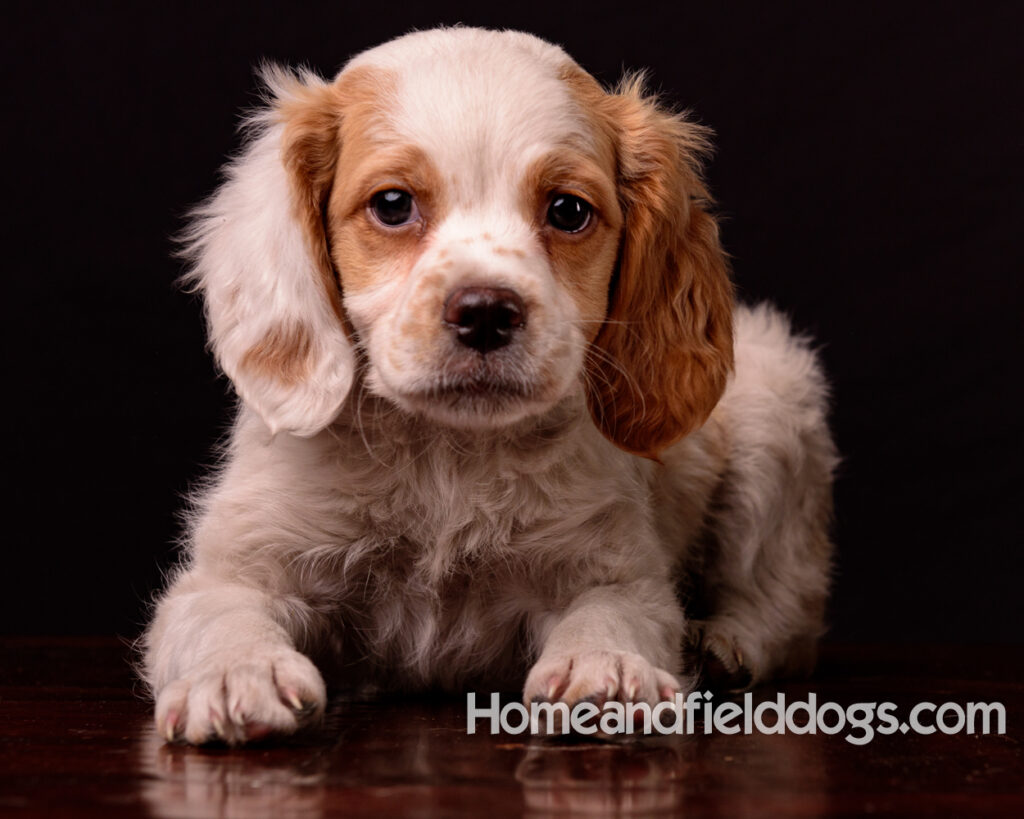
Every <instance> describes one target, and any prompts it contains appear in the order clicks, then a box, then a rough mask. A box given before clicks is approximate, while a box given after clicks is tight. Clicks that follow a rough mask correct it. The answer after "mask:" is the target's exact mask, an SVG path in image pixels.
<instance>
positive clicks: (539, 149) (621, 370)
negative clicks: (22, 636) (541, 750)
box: [145, 28, 835, 743]
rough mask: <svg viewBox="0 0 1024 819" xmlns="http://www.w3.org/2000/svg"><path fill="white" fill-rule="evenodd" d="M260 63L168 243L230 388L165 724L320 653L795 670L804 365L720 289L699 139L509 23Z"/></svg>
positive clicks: (455, 671)
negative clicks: (326, 75) (259, 104)
mask: <svg viewBox="0 0 1024 819" xmlns="http://www.w3.org/2000/svg"><path fill="white" fill-rule="evenodd" d="M265 79H266V83H267V86H268V89H269V102H268V105H267V107H266V109H265V110H264V111H263V112H262V113H260V114H259V115H258V116H256V117H255V118H254V119H253V120H252V121H251V123H250V139H249V142H248V144H247V146H246V147H245V149H244V151H243V152H242V154H241V155H240V156H239V157H238V158H237V159H236V160H234V161H233V162H232V163H231V164H230V165H229V166H228V168H227V177H226V181H225V182H224V183H223V185H222V186H221V187H220V189H219V190H218V192H217V193H216V194H215V195H214V197H213V198H212V199H211V200H210V201H209V202H208V203H207V204H206V205H205V206H204V207H203V208H202V209H200V211H199V212H198V214H197V215H196V217H195V219H194V221H193V223H192V225H191V228H190V233H189V240H190V246H189V247H190V253H191V257H192V259H193V261H194V267H193V269H192V272H191V273H190V280H191V282H192V283H193V284H194V285H195V287H196V288H197V289H198V290H200V291H201V292H202V293H203V295H204V297H205V301H206V308H207V316H208V322H209V332H210V339H211V342H212V346H213V349H214V352H215V353H216V356H217V359H218V362H219V363H220V365H221V367H222V368H223V369H224V371H225V372H226V373H227V375H228V376H229V377H230V378H231V380H232V382H233V383H234V386H235V388H236V390H237V392H238V394H239V396H240V398H241V406H240V410H239V414H238V419H237V423H236V425H235V428H234V430H233V435H232V439H231V443H230V446H229V449H228V452H227V457H226V460H225V463H224V465H223V467H222V468H221V469H220V470H219V472H218V473H217V475H216V477H215V479H214V480H212V481H211V483H210V484H209V485H208V486H207V487H206V488H205V489H204V490H203V491H202V492H201V494H200V495H199V497H198V498H197V499H196V505H195V511H194V515H193V517H192V525H191V527H190V532H189V538H188V551H187V558H186V560H185V562H184V564H183V566H182V567H181V569H180V570H179V571H178V572H177V574H176V575H175V577H174V578H173V581H172V582H171V584H170V586H169V588H168V589H167V591H166V592H165V593H164V594H163V596H162V598H161V599H160V600H159V602H158V604H157V607H156V612H155V617H154V619H153V622H152V625H151V626H150V628H149V630H148V632H147V634H146V637H145V676H146V680H147V682H148V684H149V685H150V687H151V689H152V691H153V694H154V696H155V699H156V719H157V723H158V726H159V730H160V731H161V732H162V733H163V734H164V735H165V736H166V737H167V738H168V739H169V740H175V739H183V740H185V741H188V742H195V743H199V742H204V741H207V740H211V739H218V738H219V739H222V740H225V741H228V742H243V741H245V740H247V739H252V738H254V737H258V736H263V735H265V734H267V733H269V732H290V731H293V730H295V729H296V728H297V727H299V726H300V724H301V723H302V722H303V721H304V720H306V719H309V718H311V717H315V716H316V715H318V714H319V713H321V712H322V710H323V707H324V703H325V686H324V682H323V678H322V676H321V673H320V671H319V670H318V668H317V666H316V665H314V662H313V660H314V659H315V660H316V661H317V662H318V663H319V664H320V666H321V667H322V668H328V667H330V668H334V669H339V668H340V669H342V672H343V673H344V674H346V675H347V676H348V677H349V678H350V679H356V678H359V679H367V678H370V679H374V680H376V681H378V682H380V683H382V684H386V685H392V686H398V687H403V688H410V687H421V686H442V687H448V688H459V687H465V686H468V685H485V684H488V685H504V686H505V687H506V688H507V687H508V686H510V685H517V684H521V683H523V680H524V679H525V688H524V693H523V696H524V698H525V699H526V700H532V699H533V698H535V697H544V698H547V699H551V700H562V701H566V702H569V703H572V702H576V701H579V700H581V699H584V698H595V699H597V700H598V701H601V700H605V699H608V698H618V699H620V700H629V701H636V700H646V701H656V700H659V699H662V698H667V697H670V696H671V695H672V694H673V693H674V692H675V691H676V690H678V689H680V688H681V687H685V685H686V684H687V682H686V681H687V677H689V676H690V675H692V673H693V672H694V671H695V669H694V668H690V667H684V666H683V661H682V656H683V655H682V652H683V648H684V646H687V645H691V646H698V647H700V648H701V649H703V651H704V652H706V653H707V654H708V655H709V656H712V657H714V658H715V660H716V662H717V663H718V664H719V665H720V666H721V667H722V668H723V669H724V671H725V672H726V673H727V674H731V675H733V676H735V677H737V678H741V677H742V678H746V679H750V680H753V681H757V680H762V679H764V678H766V677H767V676H769V675H771V674H775V673H780V672H788V671H792V670H797V669H800V668H804V667H807V665H808V664H809V663H810V662H812V661H813V655H814V646H815V642H816V640H817V638H818V636H819V633H820V631H821V629H822V609H823V604H824V600H825V595H826V590H827V586H828V575H829V560H830V551H831V547H830V544H829V540H828V536H827V526H828V520H829V515H830V485H831V473H832V470H833V467H834V464H835V454H834V449H833V445H832V443H831V440H830V437H829V434H828V431H827V428H826V424H825V413H826V386H825V383H824V379H823V377H822V375H821V371H820V369H819V366H818V364H817V362H816V361H815V358H814V356H813V354H812V352H811V351H810V350H809V348H808V346H807V344H806V343H805V342H804V341H802V340H800V339H799V338H795V337H793V336H792V335H791V333H790V331H789V329H788V327H787V324H786V322H785V321H784V320H783V319H782V318H781V317H780V316H779V315H778V314H777V313H775V312H773V311H772V310H770V309H768V308H766V307H759V308H756V309H753V310H750V309H746V308H736V307H735V306H734V303H733V299H732V290H731V286H730V283H729V278H728V273H727V267H726V263H725V261H724V258H723V253H722V250H721V248H720V246H719V240H718V230H717V226H716V223H715V220H714V218H713V216H712V215H711V214H710V213H709V210H708V205H709V201H708V200H709V197H708V193H707V190H706V189H705V187H704V184H703V182H702V181H701V175H700V161H701V157H702V154H703V153H704V152H705V151H706V149H707V132H706V131H705V130H704V129H703V128H701V127H699V126H697V125H694V124H692V123H690V122H688V121H687V120H686V119H685V118H684V117H682V116H680V115H677V114H672V113H669V112H667V111H665V110H664V109H662V108H660V107H659V106H658V105H657V104H656V103H655V101H654V100H652V99H651V98H649V97H646V96H645V95H644V93H643V91H642V89H641V86H640V83H639V81H637V80H636V79H631V80H627V81H626V82H624V83H623V84H622V85H621V87H619V88H618V89H616V90H614V91H605V90H603V89H602V88H601V87H600V86H599V85H598V84H597V82H595V81H594V80H593V79H592V78H591V77H590V76H589V75H588V74H587V73H585V72H584V71H583V70H582V69H581V68H580V67H579V66H578V65H577V64H576V63H574V62H573V61H572V60H571V59H570V58H569V57H568V56H567V55H566V54H565V53H564V52H563V51H562V50H561V49H559V48H557V47H555V46H553V45H550V44H548V43H546V42H543V41H542V40H539V39H537V38H536V37H533V36H530V35H527V34H520V33H514V32H493V31H484V30H479V29H470V28H455V29H438V30H433V31H425V32H419V33H415V34H410V35H408V36H405V37H402V38H399V39H398V40H395V41H393V42H390V43H387V44H386V45H383V46H380V47H378V48H375V49H372V50H370V51H367V52H365V53H363V54H361V55H359V56H357V57H356V58H355V59H353V60H352V61H351V62H350V63H349V64H348V65H347V66H346V67H345V68H344V70H342V71H341V73H340V74H339V75H338V76H337V77H336V78H335V79H334V80H333V81H331V82H326V81H324V80H321V79H320V78H318V77H316V76H313V75H311V74H306V73H304V74H299V75H295V74H291V73H287V72H284V71H281V70H276V69H274V70H270V71H268V72H266V76H265ZM698 600H699V601H701V602H700V606H699V610H698V606H697V605H696V601H698ZM684 605H686V606H688V607H690V609H691V612H692V613H691V619H689V620H688V619H687V617H686V616H685V615H684ZM311 658H312V659H311Z"/></svg>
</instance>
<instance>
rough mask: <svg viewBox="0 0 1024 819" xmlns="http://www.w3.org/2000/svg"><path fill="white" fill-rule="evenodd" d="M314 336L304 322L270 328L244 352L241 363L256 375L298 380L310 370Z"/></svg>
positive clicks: (283, 379)
mask: <svg viewBox="0 0 1024 819" xmlns="http://www.w3.org/2000/svg"><path fill="white" fill-rule="evenodd" d="M312 352H313V340H312V338H311V337H310V334H309V329H308V328H307V327H306V326H305V325H302V324H297V325H294V326H278V327H274V328H273V329H271V330H270V332H268V333H267V334H266V335H265V336H264V337H263V338H262V339H261V340H260V341H259V343H257V344H256V345H254V346H253V347H251V348H249V350H247V351H246V353H245V355H244V356H242V361H241V366H242V368H243V369H245V370H247V371H249V372H250V373H252V374H253V375H256V376H259V377H262V378H267V379H271V380H275V381H279V382H281V383H282V384H287V385H289V386H290V385H294V384H298V383H299V382H300V381H302V379H304V378H305V377H306V376H307V375H308V374H309V367H310V357H311V355H312Z"/></svg>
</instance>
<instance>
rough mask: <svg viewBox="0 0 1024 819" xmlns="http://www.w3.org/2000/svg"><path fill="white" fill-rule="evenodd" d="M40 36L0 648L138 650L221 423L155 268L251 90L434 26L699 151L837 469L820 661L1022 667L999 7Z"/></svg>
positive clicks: (195, 342)
mask: <svg viewBox="0 0 1024 819" xmlns="http://www.w3.org/2000/svg"><path fill="white" fill-rule="evenodd" d="M500 5H501V4H481V3H468V2H467V3H455V2H452V3H437V4H433V5H431V6H429V7H428V8H424V7H423V6H419V5H414V4H403V3H394V2H393V3H358V4H355V3H352V4H349V3H344V2H331V3H326V2H325V3H320V4H314V5H307V4H302V3H295V2H292V3H280V4H263V3H244V4H243V3H237V4H232V3H217V2H206V3H202V4H198V5H195V6H187V5H182V4H174V6H173V10H171V8H170V6H168V9H167V10H158V9H157V7H156V4H152V5H151V4H134V5H129V4H125V5H122V6H119V7H111V6H97V5H95V4H78V5H75V6H72V5H70V4H68V5H66V6H56V5H53V4H50V5H47V4H45V3H44V4H38V3H37V4H34V5H33V6H32V8H31V9H29V8H28V7H27V6H26V7H24V8H21V9H20V10H16V11H14V12H7V13H6V15H5V16H7V23H6V25H5V27H6V28H7V32H6V34H5V36H4V40H5V42H4V44H3V49H2V51H3V54H2V57H0V59H2V60H3V61H4V63H5V64H4V66H3V71H2V75H3V79H2V80H0V82H2V84H3V86H5V88H4V94H3V114H4V122H5V126H4V137H3V140H4V143H5V146H6V147H5V149H4V152H3V158H4V179H5V184H4V187H3V192H2V197H0V202H2V207H3V210H4V218H3V224H4V227H5V233H6V234H7V235H6V239H5V241H4V245H3V274H4V278H3V281H4V289H5V291H6V292H5V296H6V299H5V300H6V303H7V309H6V310H5V315H6V316H7V325H8V326H7V333H6V335H7V337H8V340H7V344H6V350H5V356H4V357H5V364H6V368H7V369H8V371H9V375H8V376H7V377H6V378H5V380H4V382H5V384H6V385H7V388H8V389H7V392H6V396H5V399H4V403H5V405H6V406H7V408H8V413H7V414H8V418H9V420H8V421H7V424H6V428H5V430H4V438H5V447H4V449H5V450H6V452H5V455H6V458H5V460H6V464H7V465H6V472H7V478H8V481H7V483H8V488H7V491H6V493H5V495H6V497H7V499H8V501H9V502H10V510H9V511H8V512H7V513H6V517H7V521H8V523H7V534H6V537H5V539H4V540H5V542H4V545H3V551H2V564H0V565H2V569H0V630H2V631H4V632H9V633H18V632H27V633H46V632H72V633H101V632H117V633H119V634H122V635H126V636H131V635H133V634H135V633H136V632H137V630H138V627H139V624H140V623H141V622H142V620H143V617H144V615H143V608H144V601H145V600H146V599H147V597H148V596H149V595H150V594H151V592H152V590H153V589H154V588H155V587H157V586H158V584H159V582H160V572H161V570H162V569H163V568H166V567H167V566H169V565H170V564H171V563H172V561H173V559H174V549H173V545H172V544H173V540H174V537H175V536H176V533H177V518H176V515H177V510H178V509H179V507H180V505H181V504H180V495H181V493H183V492H184V491H185V490H186V489H187V487H188V486H189V484H190V482H193V481H195V480H196V479H197V478H198V477H199V476H201V475H202V473H203V465H204V464H209V463H210V462H211V460H212V457H213V456H212V449H211V448H212V445H213V444H214V443H215V441H217V439H218V438H219V436H220V435H221V434H222V432H223V430H224V429H225V425H226V423H227V420H228V418H229V415H230V408H231V399H230V395H229V392H228V389H227V386H226V384H225V382H224V381H223V380H220V379H218V378H217V376H216V375H215V372H214V370H213V367H212V364H211V361H210V359H209V357H208V356H207V355H206V353H205V352H204V338H203V328H202V319H201V311H200V305H199V304H198V303H197V301H196V300H195V299H194V298H192V297H190V296H188V295H186V294H184V293H182V292H180V291H178V290H176V288H175V285H174V281H175V278H176V276H177V275H178V274H179V273H180V272H181V268H180V264H179V263H178V262H177V261H175V260H174V259H173V258H172V255H171V254H172V243H171V241H170V239H169V237H170V236H171V235H172V234H173V233H174V232H175V231H176V230H178V229H179V228H180V227H181V225H182V216H183V214H184V212H185V211H186V210H187V208H188V207H189V206H190V205H192V204H194V203H196V202H197V201H198V200H200V199H202V198H203V197H204V196H205V195H207V194H208V193H209V192H210V191H211V190H212V188H213V186H214V185H215V181H216V171H217V168H218V167H219V166H220V165H221V163H222V161H223V160H224V158H225V156H226V154H228V153H229V152H230V151H232V150H233V149H234V148H235V147H237V138H236V133H235V128H236V125H237V122H238V113H239V111H240V109H242V108H244V107H246V106H250V105H252V104H254V103H255V101H256V98H255V96H254V79H253V74H252V66H253V65H254V64H256V63H257V62H258V61H259V60H261V59H262V58H270V59H274V60H279V61H284V62H287V63H291V64H296V63H300V62H305V63H308V64H309V65H311V66H312V67H314V68H316V69H318V70H319V71H321V72H323V73H327V74H332V73H333V72H335V71H336V70H337V69H338V68H339V67H340V66H341V65H342V63H343V62H344V61H345V60H346V59H347V58H348V57H349V56H351V55H353V54H355V53H357V52H359V51H360V50H362V49H364V48H366V47H369V46H371V45H375V44H377V43H379V42H381V41H384V40H387V39H390V38H391V37H394V36H396V35H398V34H401V33H404V32H405V31H407V30H409V29H411V28H414V27H416V28H426V27H430V26H432V25H435V24H438V23H442V22H443V23H455V22H459V21H461V22H464V23H467V24H477V25H487V26H492V27H509V28H522V29H526V30H529V31H532V32H534V33H536V34H538V35H540V36H542V37H545V38H547V39H550V40H553V41H555V42H558V43H560V44H562V45H563V46H564V47H565V48H566V49H567V50H568V51H569V53H570V54H572V55H573V56H574V57H575V58H576V59H577V60H578V61H579V62H580V63H582V65H583V66H584V67H586V68H588V69H589V70H590V71H591V72H593V73H594V74H595V75H596V76H597V77H598V78H600V79H602V80H604V81H606V82H611V81H614V80H615V79H617V78H618V76H619V75H620V73H621V72H622V70H623V68H638V67H645V66H646V67H649V68H650V69H651V70H652V78H653V82H654V85H655V87H656V88H660V89H661V90H662V91H663V92H664V94H665V97H666V99H668V100H669V101H670V102H672V103H674V104H676V105H679V106H685V107H688V108H691V109H693V111H694V112H695V114H696V116H697V117H698V118H699V119H700V120H701V121H702V122H704V123H705V124H707V125H710V126H712V127H713V128H714V129H715V131H716V132H717V145H718V152H717V155H716V157H715V159H714V161H713V162H712V164H711V166H710V170H709V178H710V182H711V187H712V190H713V191H714V193H715V195H716V196H717V198H718V199H719V200H720V203H721V210H722V213H723V215H724V217H725V219H724V226H723V227H724V241H725V244H726V247H727V249H728V250H729V251H730V252H731V253H732V255H733V257H734V267H735V280H736V282H737V285H738V289H739V292H740V294H741V296H742V297H743V298H745V299H748V300H757V299H764V298H768V299H771V300H773V301H774V302H776V303H777V304H778V305H780V306H781V307H783V308H784V309H786V310H787V311H790V312H791V313H792V315H793V316H794V318H795V322H796V324H797V325H798V327H800V328H802V329H804V330H806V331H808V332H811V333H813V335H814V336H815V337H816V338H817V339H818V340H819V341H820V343H821V345H822V350H823V355H824V357H825V361H826V363H827V367H828V370H829V372H830V374H831V377H832V380H833V383H834V387H835V398H834V413H833V426H834V429H835V432H836V435H837V437H838V441H839V446H840V449H841V451H842V453H843V455H844V458H845V460H844V464H843V467H842V470H841V473H840V476H839V481H838V485H837V490H836V500H837V521H836V537H837V540H838V545H839V550H838V563H837V567H836V583H835V593H834V599H833V604H832V613H831V620H832V623H833V631H832V634H833V636H834V637H835V638H837V639H847V640H871V641H889V640H892V641H919V642H941V641H960V642H1012V643H1020V642H1021V639H1022V630H1021V623H1022V617H1021V613H1022V608H1024V607H1022V605H1021V603H1020V595H1021V583H1022V580H1024V576H1022V574H1024V573H1022V560H1024V559H1022V556H1021V546H1022V542H1021V541H1022V538H1021V526H1020V523H1019V520H1020V517H1019V516H1020V514H1021V512H1022V509H1024V497H1022V495H1024V493H1022V480H1021V476H1020V472H1019V468H1020V466H1019V465H1020V464H1021V463H1022V462H1024V458H1022V455H1024V453H1022V448H1021V442H1020V439H1021V433H1020V429H1019V421H1020V418H1021V409H1020V407H1021V404H1020V396H1019V393H1018V382H1019V380H1020V375H1021V365H1020V359H1021V353H1022V349H1021V347H1022V345H1021V333H1020V330H1019V326H1020V323H1021V320H1022V317H1024V304H1022V301H1024V299H1022V294H1021V284H1020V279H1021V276H1022V274H1024V265H1022V260H1024V253H1022V250H1021V233H1020V229H1021V226H1022V216H1024V213H1022V207H1021V204H1022V191H1024V174H1022V169H1024V162H1022V156H1021V149H1022V141H1024V139H1022V134H1024V122H1022V117H1021V112H1022V103H1024V95H1022V82H1021V80H1022V77H1024V59H1022V57H1021V53H1022V48H1021V45H1020V43H1021V40H1020V35H1021V31H1022V22H1024V19H1022V14H1021V12H1019V11H1018V9H1019V8H1020V5H1019V4H1017V3H1001V4H1000V3H976V4H975V3H971V4H967V3H964V4H962V5H961V4H948V3H947V4H943V3H923V4H910V3H895V2H893V3H885V4H878V5H872V4H869V3H850V4H847V5H836V4H831V3H830V4H825V3H820V2H813V3H766V4H764V5H763V6H758V5H737V4H725V3H713V2H708V0H702V1H701V2H693V3H686V2H674V3H666V4H663V5H660V6H659V5H658V4H652V3H643V4H640V3H632V4H615V5H608V6H603V5H601V4H599V3H595V2H586V3H570V2H548V3H544V4H537V7H536V8H531V7H530V6H529V5H528V4H522V3H520V4H516V5H515V7H514V8H509V9H500V10H499V6H500Z"/></svg>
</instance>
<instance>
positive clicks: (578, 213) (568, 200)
mask: <svg viewBox="0 0 1024 819" xmlns="http://www.w3.org/2000/svg"><path fill="white" fill-rule="evenodd" d="M592 212H593V208H592V207H591V206H590V203H589V202H587V201H585V200H583V199H580V198H579V197H578V196H573V195H572V194H569V193H559V194H556V195H555V198H554V199H552V200H551V204H550V205H549V206H548V224H550V225H551V226H552V227H555V228H558V229H559V230H561V231H563V232H564V233H577V232H579V231H581V230H583V228H585V227H586V226H587V225H588V224H589V222H590V215H591V213H592Z"/></svg>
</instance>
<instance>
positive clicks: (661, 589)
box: [523, 578, 683, 706]
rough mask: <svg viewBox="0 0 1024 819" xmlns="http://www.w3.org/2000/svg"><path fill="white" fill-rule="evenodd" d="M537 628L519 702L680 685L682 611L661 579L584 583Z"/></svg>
mask: <svg viewBox="0 0 1024 819" xmlns="http://www.w3.org/2000/svg"><path fill="white" fill-rule="evenodd" d="M539 631H540V632H541V634H539V635H538V636H539V637H540V638H541V642H542V645H543V649H542V651H541V655H540V658H539V659H538V660H537V662H536V664H535V665H534V667H533V669H532V670H531V671H530V673H529V676H528V677H527V679H526V686H525V688H524V691H523V699H524V701H525V702H526V703H530V702H532V701H534V700H538V699H539V700H548V701H561V702H566V703H568V704H569V705H570V706H571V705H573V704H575V703H577V702H580V701H583V700H587V701H591V702H596V703H598V704H601V703H604V702H605V701H610V700H619V701H622V702H649V703H655V702H658V701H660V700H663V699H671V698H672V696H673V695H674V694H675V692H676V691H678V690H680V683H679V681H678V680H677V678H676V677H675V676H674V675H675V673H676V671H677V669H678V667H679V645H680V639H681V636H682V632H683V614H682V610H681V608H680V606H679V603H678V602H677V600H676V597H675V593H674V591H673V589H672V586H671V584H670V583H668V582H667V581H666V580H663V579H660V578H645V579H639V580H636V581H634V582H632V583H623V584H614V585H605V586H597V587H595V588H591V589H589V590H587V591H585V592H583V593H582V594H580V595H579V596H578V597H577V598H576V599H575V600H574V601H573V603H572V604H571V605H570V606H569V607H568V608H567V609H566V610H565V611H564V612H563V613H562V614H561V615H559V616H552V617H550V618H548V619H547V620H546V621H545V622H543V623H541V624H540V625H539Z"/></svg>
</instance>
